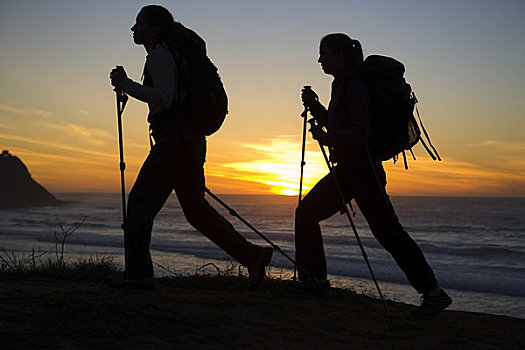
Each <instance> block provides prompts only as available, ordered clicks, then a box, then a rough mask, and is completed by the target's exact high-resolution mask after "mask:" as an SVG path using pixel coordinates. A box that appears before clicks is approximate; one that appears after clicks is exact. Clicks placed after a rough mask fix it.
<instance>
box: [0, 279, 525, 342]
mask: <svg viewBox="0 0 525 350" xmlns="http://www.w3.org/2000/svg"><path fill="white" fill-rule="evenodd" d="M103 277H104V276H102V275H101V274H97V273H93V274H87V275H78V274H75V275H72V274H63V275H61V276H46V275H45V274H21V275H10V274H1V275H0V315H2V316H1V318H0V347H1V348H2V349H36V348H38V349H72V348H74V349H106V348H107V349H109V348H111V349H124V348H126V349H520V348H525V332H524V330H525V320H524V319H517V318H512V317H506V316H494V315H487V314H479V313H469V312H459V311H445V312H443V313H441V314H440V315H438V317H437V318H436V319H435V320H433V321H430V322H418V321H415V320H412V319H411V318H410V317H409V313H410V310H411V309H412V308H413V306H411V305H406V304H402V303H397V302H390V301H389V302H388V305H389V308H390V310H391V312H392V315H393V323H392V324H390V323H389V321H388V319H387V318H386V316H385V311H384V308H383V305H382V304H381V302H380V301H378V300H376V299H372V298H369V297H367V296H363V295H358V294H355V293H354V292H351V291H348V290H340V289H334V290H333V291H332V293H331V296H330V297H329V298H327V299H319V298H316V297H311V296H299V295H296V294H293V293H290V292H289V291H288V290H287V289H286V288H285V286H284V284H283V283H282V282H281V281H278V280H267V281H265V283H264V284H263V286H262V287H261V288H260V290H258V291H256V292H254V293H249V292H247V291H246V287H247V281H246V279H244V278H239V277H216V276H211V277H210V276H193V277H175V278H164V279H157V281H156V282H157V288H156V289H155V290H153V291H142V290H115V289H111V288H109V287H106V286H105V285H104V284H103V283H102V281H103Z"/></svg>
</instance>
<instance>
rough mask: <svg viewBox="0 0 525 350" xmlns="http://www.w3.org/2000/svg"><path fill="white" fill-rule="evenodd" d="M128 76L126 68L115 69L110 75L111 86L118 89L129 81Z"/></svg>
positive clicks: (118, 67)
mask: <svg viewBox="0 0 525 350" xmlns="http://www.w3.org/2000/svg"><path fill="white" fill-rule="evenodd" d="M127 78H128V76H127V74H126V71H125V70H124V67H121V66H117V67H116V68H113V70H112V71H111V73H109V79H111V85H113V86H115V87H117V86H119V85H120V83H122V81H124V80H125V79H127Z"/></svg>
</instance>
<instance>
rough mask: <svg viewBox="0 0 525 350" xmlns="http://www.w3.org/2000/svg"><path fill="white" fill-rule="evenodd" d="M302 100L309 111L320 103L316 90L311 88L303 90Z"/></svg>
mask: <svg viewBox="0 0 525 350" xmlns="http://www.w3.org/2000/svg"><path fill="white" fill-rule="evenodd" d="M301 100H302V101H303V105H304V106H305V107H306V108H308V109H310V108H311V107H312V106H314V105H316V104H318V103H319V97H318V96H317V94H316V93H315V92H314V90H312V89H310V88H308V89H306V88H303V89H302V90H301Z"/></svg>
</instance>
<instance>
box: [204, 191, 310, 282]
mask: <svg viewBox="0 0 525 350" xmlns="http://www.w3.org/2000/svg"><path fill="white" fill-rule="evenodd" d="M204 191H206V193H207V194H209V195H210V196H211V197H212V198H213V199H215V200H216V201H217V202H218V203H219V204H220V205H222V206H223V207H224V208H226V210H228V212H229V213H230V214H231V215H233V216H235V217H236V218H238V219H239V220H241V221H242V223H243V224H245V225H246V226H248V227H249V228H250V229H251V230H252V231H253V232H255V233H256V234H257V235H259V237H261V238H262V239H264V240H265V241H266V243H268V244H269V245H271V246H272V248H273V249H275V250H277V251H278V252H279V253H281V254H282V255H283V256H284V257H285V258H286V259H288V260H289V261H290V262H291V263H292V264H293V265H294V267H297V268H298V269H300V270H301V271H304V272H305V273H306V274H308V275H309V276H310V277H311V278H312V280H314V281H316V282H318V280H317V279H316V278H315V277H314V276H313V275H312V274H311V273H310V272H309V271H308V270H306V269H304V268H303V267H301V266H300V265H298V264H297V262H296V261H295V260H294V259H292V258H291V257H290V256H289V255H288V254H286V253H285V252H284V251H283V250H282V249H281V248H280V247H279V246H278V245H277V244H275V243H273V242H272V241H270V240H269V239H268V238H266V237H265V236H264V235H263V234H262V233H261V232H259V230H257V229H256V228H255V227H253V226H252V225H251V224H250V223H249V222H248V221H246V220H245V219H244V218H243V217H242V216H240V215H239V214H238V213H237V212H236V211H235V210H233V209H232V208H231V207H229V206H228V205H227V204H226V203H224V202H223V201H222V200H221V199H220V198H219V197H217V196H216V195H215V194H213V193H212V192H211V191H210V189H209V188H207V187H205V188H204Z"/></svg>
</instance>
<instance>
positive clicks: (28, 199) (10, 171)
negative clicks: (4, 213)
mask: <svg viewBox="0 0 525 350" xmlns="http://www.w3.org/2000/svg"><path fill="white" fill-rule="evenodd" d="M61 203H62V202H61V201H59V200H57V199H56V198H55V197H54V196H53V195H52V194H51V193H49V192H48V191H47V190H46V189H45V188H44V187H42V186H41V185H40V184H39V183H38V182H36V181H35V180H34V179H33V178H32V177H31V174H30V173H29V170H28V169H27V167H26V166H25V164H24V163H23V162H22V161H21V160H20V158H18V157H16V156H13V155H11V154H10V153H9V152H8V151H3V152H2V155H0V209H13V208H23V207H34V206H54V205H60V204H61Z"/></svg>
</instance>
